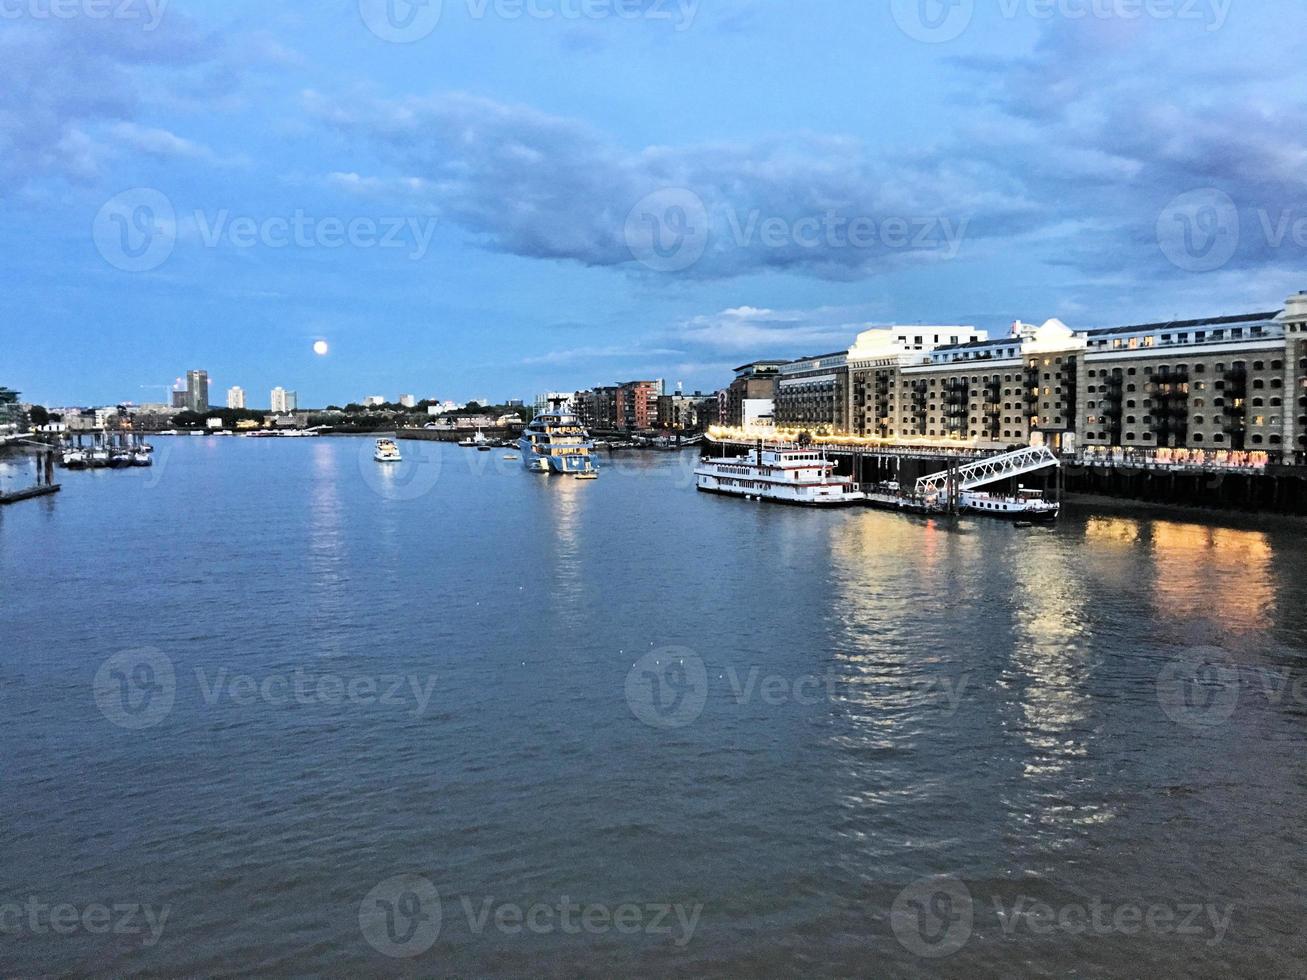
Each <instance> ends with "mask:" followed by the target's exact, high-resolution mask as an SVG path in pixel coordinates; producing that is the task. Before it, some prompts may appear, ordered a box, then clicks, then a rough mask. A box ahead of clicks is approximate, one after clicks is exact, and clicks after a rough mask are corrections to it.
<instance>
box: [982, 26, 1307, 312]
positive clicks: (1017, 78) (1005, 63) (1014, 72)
mask: <svg viewBox="0 0 1307 980" xmlns="http://www.w3.org/2000/svg"><path fill="white" fill-rule="evenodd" d="M1278 16H1280V17H1282V18H1283V22H1282V23H1281V24H1280V25H1279V29H1280V30H1281V31H1283V32H1287V35H1289V36H1301V33H1302V32H1303V31H1304V30H1307V14H1304V12H1303V11H1302V10H1301V8H1295V9H1293V10H1287V9H1284V10H1281V12H1280V14H1279V15H1278ZM1211 26H1212V25H1210V24H1207V23H1204V22H1201V21H1199V22H1194V23H1185V22H1183V21H1179V22H1176V23H1174V24H1171V25H1168V27H1167V29H1165V30H1161V29H1157V27H1156V25H1148V24H1146V23H1145V22H1143V21H1132V20H1125V19H1122V18H1101V17H1100V18H1094V17H1089V18H1084V19H1081V20H1074V19H1068V18H1054V19H1052V20H1051V21H1050V22H1049V23H1048V24H1046V25H1045V26H1044V28H1043V30H1042V31H1041V34H1040V39H1039V42H1038V44H1037V45H1036V47H1035V50H1034V52H1033V53H1032V54H1031V55H1030V56H1029V57H1027V58H1020V59H1015V60H1011V59H1003V60H998V59H977V58H969V59H959V63H960V64H961V66H962V67H963V68H964V69H965V70H966V71H967V72H968V74H969V76H970V77H971V78H972V79H973V81H974V82H975V89H974V93H973V99H974V101H973V105H974V110H973V111H972V112H969V116H970V117H971V118H972V119H973V120H975V121H974V122H973V123H972V124H971V125H969V126H968V127H967V130H966V132H965V134H964V139H965V140H966V142H967V145H968V149H969V152H970V154H971V156H972V158H973V159H974V160H975V161H976V162H977V165H978V166H981V167H984V168H986V169H991V170H1002V171H1003V172H1005V173H1007V174H1009V175H1011V176H1012V178H1013V179H1015V180H1016V181H1018V185H1019V187H1020V191H1019V193H1021V194H1022V195H1023V196H1024V197H1026V198H1027V199H1029V200H1031V201H1034V202H1038V203H1039V206H1040V208H1041V209H1042V210H1043V212H1044V214H1045V228H1046V230H1048V231H1052V230H1053V229H1056V228H1058V227H1061V228H1062V229H1063V231H1064V232H1065V234H1061V235H1057V234H1045V235H1044V236H1043V240H1042V243H1041V252H1043V253H1044V254H1046V256H1047V258H1046V261H1048V262H1049V263H1050V264H1053V265H1061V266H1064V267H1066V268H1069V269H1072V270H1075V271H1077V272H1079V273H1081V274H1082V275H1084V276H1086V277H1087V278H1089V277H1104V276H1110V275H1113V274H1119V275H1122V276H1123V277H1124V279H1123V280H1122V285H1126V286H1128V284H1130V283H1132V282H1151V281H1157V280H1174V279H1189V280H1192V278H1193V276H1194V274H1195V268H1194V267H1195V266H1197V267H1199V270H1200V271H1201V272H1202V273H1203V274H1205V275H1212V274H1214V273H1216V272H1217V271H1222V270H1229V269H1240V268H1242V269H1248V270H1252V269H1258V270H1263V271H1264V270H1266V269H1267V268H1268V267H1269V268H1278V269H1279V270H1280V279H1281V280H1283V279H1284V277H1285V276H1286V275H1291V274H1292V272H1293V270H1295V269H1297V270H1300V269H1301V268H1302V263H1303V259H1304V257H1307V255H1305V253H1304V250H1302V249H1300V248H1286V247H1285V242H1284V241H1283V240H1281V241H1280V242H1278V243H1277V242H1275V241H1274V236H1268V235H1267V234H1266V233H1265V231H1264V224H1265V221H1266V218H1267V217H1268V216H1269V217H1270V219H1271V222H1272V225H1273V226H1274V225H1276V224H1277V223H1280V222H1281V220H1282V219H1283V218H1284V217H1285V216H1290V217H1294V218H1296V217H1307V100H1305V99H1304V97H1303V93H1304V92H1305V91H1307V86H1304V82H1305V81H1307V78H1305V77H1304V76H1305V75H1307V71H1305V70H1304V67H1303V66H1302V63H1301V59H1298V58H1292V57H1289V58H1284V59H1283V60H1281V59H1279V58H1277V57H1274V56H1272V55H1271V54H1269V53H1263V55H1262V56H1261V57H1259V58H1258V59H1249V58H1248V57H1247V51H1246V50H1244V49H1243V48H1242V47H1241V46H1240V45H1239V43H1238V41H1237V40H1231V39H1229V38H1226V37H1225V36H1224V35H1222V34H1220V33H1218V32H1217V31H1214V30H1212V29H1211ZM1268 43H1273V42H1268ZM1259 63H1260V64H1259ZM1269 63H1274V64H1275V65H1276V66H1277V68H1276V71H1275V72H1268V71H1267V70H1266V69H1264V68H1262V67H1261V64H1269ZM1192 192H1199V200H1201V199H1203V196H1204V195H1205V196H1206V198H1207V199H1209V200H1212V201H1216V200H1222V198H1221V197H1220V195H1228V196H1229V198H1230V199H1231V200H1233V202H1234V207H1235V208H1237V209H1238V213H1239V217H1238V220H1237V222H1231V224H1230V228H1228V229H1223V230H1225V231H1229V232H1232V233H1233V234H1235V235H1236V236H1237V237H1238V239H1239V240H1238V245H1237V247H1236V248H1235V250H1234V253H1233V255H1232V256H1231V257H1230V258H1229V259H1228V261H1226V262H1224V263H1221V264H1220V265H1219V266H1218V267H1217V268H1202V267H1203V265H1204V263H1202V262H1201V261H1195V262H1192V263H1191V262H1189V261H1187V260H1186V257H1185V256H1184V255H1181V256H1180V257H1179V258H1180V261H1179V262H1177V261H1175V258H1176V256H1175V255H1174V254H1173V253H1172V254H1168V251H1169V250H1168V248H1167V247H1166V245H1165V243H1164V242H1162V241H1159V235H1161V234H1162V233H1161V232H1159V223H1160V224H1161V225H1162V226H1163V227H1165V226H1166V225H1167V224H1169V222H1170V221H1171V220H1172V219H1175V220H1176V221H1178V222H1181V223H1183V222H1185V221H1188V220H1191V219H1193V220H1194V222H1195V224H1194V226H1193V227H1192V229H1190V230H1191V231H1192V232H1193V234H1194V235H1195V236H1196V237H1197V238H1199V239H1201V234H1200V233H1201V232H1202V228H1200V227H1199V225H1198V219H1211V218H1212V216H1213V215H1214V214H1215V213H1216V212H1215V211H1213V210H1211V209H1210V208H1207V209H1203V208H1198V209H1197V210H1202V211H1205V213H1204V214H1198V213H1196V211H1195V212H1194V213H1185V212H1186V208H1185V206H1184V205H1180V204H1177V198H1179V197H1180V196H1181V195H1185V194H1190V193H1192ZM1177 210H1178V211H1180V212H1182V213H1179V214H1173V212H1175V211H1177ZM1177 227H1179V226H1177ZM1199 244H1200V245H1201V244H1202V242H1201V241H1199Z"/></svg>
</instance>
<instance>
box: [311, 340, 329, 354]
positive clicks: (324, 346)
mask: <svg viewBox="0 0 1307 980" xmlns="http://www.w3.org/2000/svg"><path fill="white" fill-rule="evenodd" d="M329 350H331V345H330V344H328V343H327V342H326V341H325V340H315V341H314V342H313V353H315V354H317V355H318V356H319V357H326V356H327V351H329Z"/></svg>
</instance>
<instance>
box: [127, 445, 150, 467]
mask: <svg viewBox="0 0 1307 980" xmlns="http://www.w3.org/2000/svg"><path fill="white" fill-rule="evenodd" d="M132 465H133V466H153V465H154V457H153V456H151V455H150V454H149V453H148V452H147V451H146V450H144V449H139V448H138V449H136V450H134V451H133V452H132Z"/></svg>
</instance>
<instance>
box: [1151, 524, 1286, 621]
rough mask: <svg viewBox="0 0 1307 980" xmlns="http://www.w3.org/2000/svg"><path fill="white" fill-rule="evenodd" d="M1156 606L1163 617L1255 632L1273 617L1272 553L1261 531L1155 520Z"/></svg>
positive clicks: (1153, 550)
mask: <svg viewBox="0 0 1307 980" xmlns="http://www.w3.org/2000/svg"><path fill="white" fill-rule="evenodd" d="M1151 531H1152V534H1151V539H1152V558H1153V576H1154V577H1153V606H1154V609H1155V611H1156V614H1157V615H1158V616H1159V617H1161V618H1166V619H1178V620H1181V621H1183V622H1186V623H1189V622H1193V621H1195V620H1206V621H1208V622H1210V623H1211V624H1212V625H1213V626H1215V627H1216V628H1217V629H1218V630H1220V631H1222V632H1229V631H1236V632H1257V631H1261V630H1263V629H1265V628H1266V625H1267V624H1268V623H1270V622H1272V621H1273V620H1274V617H1275V612H1276V610H1275V605H1276V596H1275V585H1274V580H1273V577H1272V560H1273V558H1274V551H1273V549H1272V547H1271V542H1270V539H1269V538H1268V537H1267V536H1266V535H1265V534H1264V533H1262V532H1260V531H1241V530H1235V529H1231V528H1219V527H1207V526H1204V525H1201V524H1178V523H1172V522H1169V521H1153V522H1152V524H1151Z"/></svg>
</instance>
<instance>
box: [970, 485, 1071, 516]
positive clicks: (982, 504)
mask: <svg viewBox="0 0 1307 980" xmlns="http://www.w3.org/2000/svg"><path fill="white" fill-rule="evenodd" d="M958 510H960V511H961V512H962V513H964V514H984V515H985V516H986V517H1000V518H1004V519H1007V520H1013V521H1051V520H1055V519H1056V518H1057V516H1058V513H1059V511H1060V510H1061V507H1060V505H1058V504H1054V503H1050V502H1049V501H1047V500H1044V499H1042V498H1039V499H1032V498H1025V497H999V496H993V495H991V494H987V493H973V492H967V491H964V492H963V493H961V494H960V495H959V496H958Z"/></svg>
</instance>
